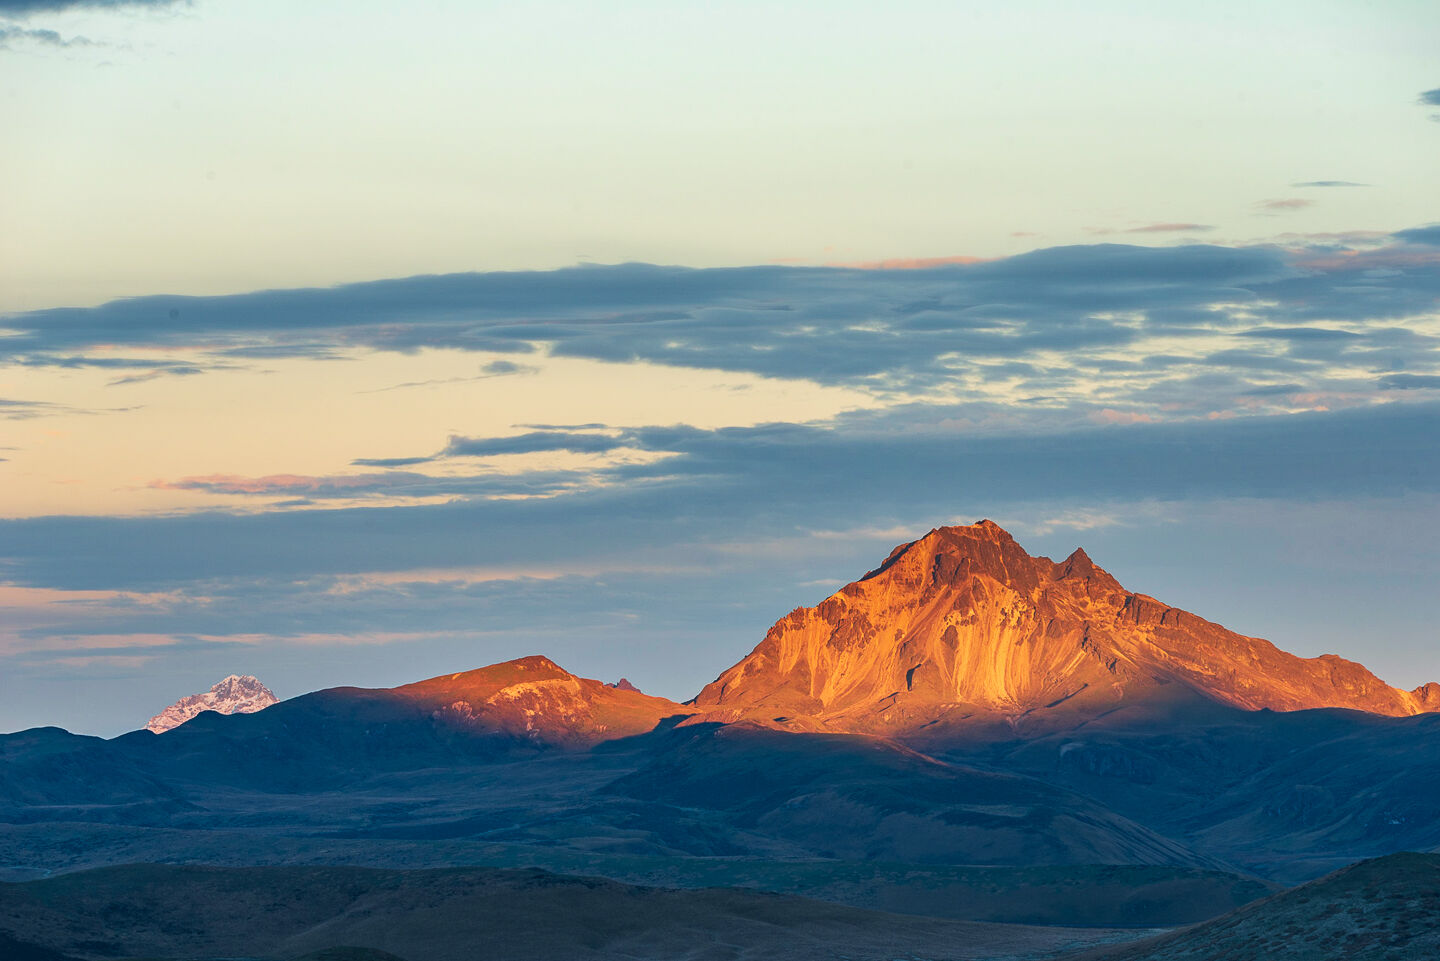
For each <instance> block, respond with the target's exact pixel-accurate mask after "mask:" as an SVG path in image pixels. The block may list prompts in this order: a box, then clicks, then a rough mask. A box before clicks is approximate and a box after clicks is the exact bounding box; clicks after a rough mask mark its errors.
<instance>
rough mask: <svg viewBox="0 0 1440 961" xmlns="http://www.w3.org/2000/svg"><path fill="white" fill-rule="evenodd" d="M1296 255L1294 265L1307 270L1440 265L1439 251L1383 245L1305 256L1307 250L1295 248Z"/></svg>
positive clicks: (1403, 267) (1389, 268) (1383, 268)
mask: <svg viewBox="0 0 1440 961" xmlns="http://www.w3.org/2000/svg"><path fill="white" fill-rule="evenodd" d="M1296 253H1297V254H1298V255H1299V256H1297V258H1296V260H1295V266H1297V267H1303V268H1305V269H1307V270H1324V271H1333V272H1342V271H1345V272H1348V271H1365V270H1404V269H1405V268H1407V267H1433V266H1436V265H1440V250H1416V249H1413V248H1403V247H1399V248H1397V247H1385V248H1381V249H1379V250H1336V251H1327V252H1325V253H1323V254H1316V255H1314V256H1307V255H1306V254H1307V252H1306V251H1303V250H1300V251H1296Z"/></svg>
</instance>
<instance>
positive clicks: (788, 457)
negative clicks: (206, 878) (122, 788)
mask: <svg viewBox="0 0 1440 961" xmlns="http://www.w3.org/2000/svg"><path fill="white" fill-rule="evenodd" d="M37 7H39V8H49V9H36V8H37ZM1437 36H1440V8H1437V7H1436V6H1435V5H1434V4H1430V3H1399V2H1395V3H1378V4H1357V3H1316V2H1308V3H1261V4H1256V3H1245V4H1241V3H1208V4H1205V5H1203V6H1201V5H1185V6H1181V5H1176V4H1156V3H1144V4H1142V3H1086V4H1077V3H1037V2H1014V3H1003V4H1001V3H991V4H953V3H947V4H893V3H890V4H884V5H881V4H836V3H825V4H819V3H816V4H800V3H795V4H758V3H756V4H743V3H735V4H723V5H720V4H710V5H701V4H685V3H674V2H669V3H663V4H662V3H655V4H639V3H612V4H557V3H535V4H505V5H501V4H493V5H483V4H469V3H450V4H441V3H431V4H408V5H398V4H380V3H364V2H362V3H353V2H352V3H345V4H340V3H307V4H304V5H295V4H282V3H279V2H253V0H252V2H244V3H241V2H238V0H235V2H224V0H195V2H194V3H129V4H126V3H118V4H110V3H107V4H90V5H85V4H73V3H70V2H68V0H0V118H3V123H4V128H3V129H4V134H3V137H4V149H3V150H0V178H3V182H4V184H5V185H6V189H5V190H4V191H0V730H13V729H18V728H22V727H26V726H29V725H34V724H41V723H53V724H60V725H63V726H66V727H69V728H71V729H73V730H80V731H87V732H96V733H104V734H114V733H118V732H120V731H123V730H127V729H132V728H135V727H138V726H141V725H143V724H144V722H145V720H146V719H147V718H148V717H149V715H150V714H151V713H153V712H154V711H155V710H158V709H159V708H160V707H163V706H164V704H166V703H168V702H169V701H172V700H174V699H175V698H177V697H179V696H180V695H183V694H187V693H192V692H193V691H197V690H202V689H204V688H206V687H208V686H209V685H210V684H211V683H213V681H214V680H217V679H219V678H220V677H222V676H224V675H225V674H227V673H231V672H240V673H254V674H257V675H259V676H260V677H261V678H262V680H264V681H265V682H266V683H268V684H269V685H270V686H271V687H272V688H274V689H275V690H276V692H277V693H279V694H280V695H281V696H293V695H295V694H299V693H302V692H304V691H306V690H311V689H314V688H318V687H323V686H330V685H337V684H365V685H392V684H398V683H403V682H406V681H410V680H414V679H416V678H418V677H421V676H427V675H432V674H440V673H445V672H453V671H455V670H463V669H468V668H472V667H476V666H479V665H482V664H485V663H489V662H492V661H496V660H502V659H506V658H510V657H516V656H521V655H524V654H530V653H536V652H543V653H547V654H549V655H551V656H552V657H555V658H556V659H557V660H559V661H560V662H561V663H562V664H564V665H566V666H567V667H570V668H571V669H572V670H576V671H579V672H581V673H585V674H588V675H592V676H600V677H603V678H606V679H614V678H615V677H618V676H620V675H622V674H624V675H627V676H629V677H630V678H631V679H632V680H634V681H636V682H638V683H640V684H641V685H642V687H644V688H645V689H647V690H653V691H654V692H656V693H661V694H665V695H668V696H671V697H676V698H685V697H689V696H691V695H693V694H694V693H695V692H696V691H697V690H698V689H699V687H700V686H701V685H702V684H704V683H705V682H707V681H709V680H710V679H711V678H713V677H714V676H715V675H716V674H717V673H718V672H719V671H721V670H723V669H724V668H725V667H728V666H729V665H730V664H731V663H732V662H734V661H735V660H737V659H738V658H739V657H740V656H742V655H743V654H744V653H746V652H747V651H748V650H749V649H750V647H751V646H752V645H753V644H754V643H756V642H758V641H759V639H760V638H761V637H762V636H763V634H764V631H765V629H766V627H768V625H769V624H770V623H771V622H772V621H774V620H775V619H776V618H778V617H780V616H781V615H783V614H784V613H785V612H786V611H788V610H790V609H791V608H793V607H795V606H797V605H800V604H812V603H815V602H817V601H819V600H820V599H822V598H823V597H824V596H826V594H827V593H828V592H829V591H831V590H833V589H834V588H835V587H838V586H839V585H840V584H842V583H844V582H845V581H847V580H850V579H853V578H854V577H857V576H859V575H860V574H862V573H863V572H864V571H865V570H867V569H868V568H870V567H873V566H874V564H875V563H876V562H878V560H879V559H881V558H883V557H884V556H885V554H886V553H888V551H889V549H890V548H891V547H893V546H894V545H895V544H897V543H899V542H902V541H905V540H909V539H911V538H913V537H915V536H918V535H920V534H923V533H924V532H925V531H926V530H928V529H929V528H930V527H932V526H935V525H938V524H942V523H955V522H962V523H963V522H971V521H974V520H978V519H979V518H981V517H991V518H993V519H995V520H997V521H1000V522H1001V523H1003V524H1005V525H1007V526H1008V527H1010V528H1011V529H1012V530H1013V531H1014V533H1015V534H1016V535H1017V537H1019V539H1020V541H1021V543H1022V544H1023V545H1024V546H1026V547H1027V548H1029V549H1031V550H1032V551H1034V552H1037V553H1048V554H1050V555H1051V556H1063V555H1065V554H1068V553H1069V552H1070V551H1071V550H1072V549H1073V548H1074V547H1075V546H1078V545H1084V546H1085V547H1086V549H1087V550H1089V551H1090V553H1091V554H1092V555H1093V556H1094V557H1095V559H1096V560H1097V562H1099V563H1100V564H1102V565H1103V566H1106V567H1107V568H1109V569H1111V570H1112V572H1113V573H1115V574H1116V576H1117V577H1119V579H1120V580H1121V581H1122V583H1125V584H1126V585H1128V586H1130V587H1132V588H1134V589H1137V590H1142V591H1146V592H1149V593H1152V594H1155V595H1157V596H1159V597H1161V598H1162V599H1164V600H1166V601H1169V602H1170V603H1173V604H1176V605H1178V606H1182V607H1185V608H1187V609H1189V610H1192V611H1194V612H1196V613H1199V614H1201V615H1203V616H1206V617H1209V618H1211V619H1213V620H1217V621H1220V622H1221V623H1224V624H1226V625H1227V626H1229V627H1231V628H1233V629H1235V630H1238V631H1242V632H1245V633H1249V634H1255V635H1260V636H1266V637H1270V638H1271V639H1273V640H1275V641H1276V642H1277V643H1280V644H1281V645H1282V646H1284V647H1286V648H1287V649H1290V650H1293V651H1295V652H1297V653H1302V654H1306V655H1312V654H1319V653H1323V652H1334V653H1339V654H1342V655H1345V656H1348V657H1351V658H1353V659H1357V660H1361V661H1363V662H1365V663H1366V664H1367V665H1369V666H1370V667H1372V668H1373V669H1375V670H1376V671H1377V672H1378V673H1380V674H1381V676H1382V677H1384V678H1385V679H1387V680H1389V681H1391V682H1393V683H1396V684H1401V685H1403V686H1406V687H1413V686H1415V685H1417V684H1419V683H1422V682H1424V681H1428V680H1436V679H1440V644H1437V643H1436V642H1437V636H1436V631H1435V626H1434V616H1433V592H1434V583H1435V579H1436V575H1437V573H1440V556H1437V554H1436V547H1435V545H1436V544H1437V543H1440V462H1437V460H1436V456H1437V455H1436V447H1435V444H1434V438H1435V437H1436V436H1440V310H1437V298H1440V228H1436V227H1434V226H1428V225H1432V224H1434V222H1436V221H1437V220H1440V176H1437V164H1436V158H1437V157H1440V123H1437V122H1435V117H1436V115H1440V107H1436V106H1434V105H1433V101H1434V100H1436V99H1440V94H1436V95H1435V96H1434V97H1431V98H1430V100H1431V101H1432V104H1431V105H1427V104H1426V103H1425V102H1423V101H1424V100H1425V98H1424V97H1423V95H1424V94H1425V92H1426V91H1435V90H1436V89H1437V88H1440V55H1437V50H1436V47H1435V44H1434V38H1435V37H1437ZM577 264H584V265H587V266H583V267H580V268H578V269H576V268H575V265H577ZM647 264H649V265H656V264H659V265H675V266H674V267H672V268H661V267H655V266H645V265H647ZM862 266H863V267H864V268H865V269H857V268H858V267H862ZM877 267H878V268H879V269H877ZM915 267H919V268H920V269H906V268H915ZM421 275H425V276H421ZM294 288H314V289H308V290H296V289H294Z"/></svg>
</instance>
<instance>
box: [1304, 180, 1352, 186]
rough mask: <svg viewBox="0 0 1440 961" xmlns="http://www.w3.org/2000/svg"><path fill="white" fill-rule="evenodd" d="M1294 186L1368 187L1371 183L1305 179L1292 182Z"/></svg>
mask: <svg viewBox="0 0 1440 961" xmlns="http://www.w3.org/2000/svg"><path fill="white" fill-rule="evenodd" d="M1290 186H1292V187H1368V186H1370V185H1369V184H1362V183H1356V182H1355V181H1353V180H1304V181H1301V182H1300V183H1296V184H1291V185H1290Z"/></svg>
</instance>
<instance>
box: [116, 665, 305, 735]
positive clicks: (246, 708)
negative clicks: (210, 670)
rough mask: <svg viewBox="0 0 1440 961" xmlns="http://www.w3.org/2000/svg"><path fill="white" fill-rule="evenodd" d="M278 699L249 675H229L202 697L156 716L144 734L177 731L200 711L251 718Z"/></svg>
mask: <svg viewBox="0 0 1440 961" xmlns="http://www.w3.org/2000/svg"><path fill="white" fill-rule="evenodd" d="M277 700H278V698H276V697H275V694H274V693H273V692H272V691H271V690H270V689H269V688H268V687H266V686H265V685H264V684H261V683H260V681H259V679H257V678H255V677H253V676H251V675H249V674H231V675H230V676H229V677H226V678H225V679H224V680H222V681H220V682H219V683H217V684H215V685H214V686H213V687H211V688H210V690H208V691H206V692H205V693H203V694H191V695H190V696H188V697H182V698H181V699H180V700H178V701H176V702H175V703H174V704H171V705H170V706H169V707H167V708H166V709H165V710H163V711H161V712H160V713H159V714H156V715H155V716H154V717H152V718H151V719H150V723H148V724H146V725H145V729H146V730H148V731H154V732H155V733H156V734H163V733H164V732H166V731H168V730H170V729H171V728H175V727H179V726H180V725H181V724H184V723H185V722H186V721H188V720H190V719H191V718H192V717H194V716H196V715H197V714H199V713H201V712H202V711H214V712H216V713H217V714H254V713H255V712H256V711H260V710H264V709H265V708H267V707H269V706H270V705H271V704H274V703H275V702H276V701H277Z"/></svg>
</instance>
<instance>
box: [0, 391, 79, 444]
mask: <svg viewBox="0 0 1440 961" xmlns="http://www.w3.org/2000/svg"><path fill="white" fill-rule="evenodd" d="M69 409H70V408H68V407H65V406H63V405H61V404H51V403H47V402H45V401H41V400H14V399H7V398H4V397H0V417H3V418H6V419H9V420H29V419H30V418H32V417H44V416H46V415H47V414H61V413H65V412H67V411H68V410H69ZM6 449H8V448H6Z"/></svg>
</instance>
